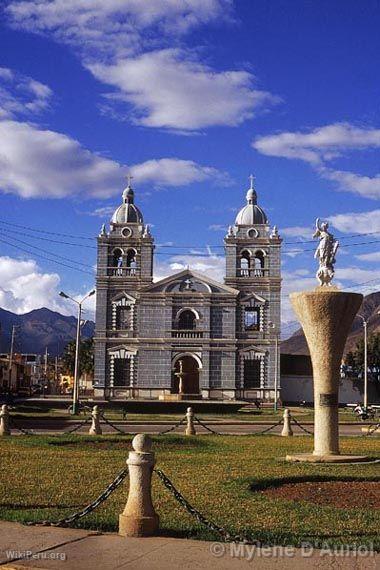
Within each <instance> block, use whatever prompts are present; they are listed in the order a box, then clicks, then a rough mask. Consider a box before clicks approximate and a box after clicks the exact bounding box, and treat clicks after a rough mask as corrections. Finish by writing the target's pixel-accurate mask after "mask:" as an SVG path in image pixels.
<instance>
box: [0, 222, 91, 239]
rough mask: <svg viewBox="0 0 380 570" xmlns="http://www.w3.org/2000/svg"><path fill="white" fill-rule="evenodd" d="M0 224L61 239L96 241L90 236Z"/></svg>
mask: <svg viewBox="0 0 380 570" xmlns="http://www.w3.org/2000/svg"><path fill="white" fill-rule="evenodd" d="M0 224H4V225H6V226H12V227H15V228H21V229H23V230H29V231H31V232H38V233H41V234H48V235H51V236H61V237H69V238H74V239H91V240H92V239H94V238H93V237H89V236H81V235H72V234H62V233H58V232H48V231H46V230H41V229H38V228H31V227H30V226H22V225H20V224H14V223H11V222H6V221H5V220H0Z"/></svg>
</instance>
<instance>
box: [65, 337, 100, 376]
mask: <svg viewBox="0 0 380 570" xmlns="http://www.w3.org/2000/svg"><path fill="white" fill-rule="evenodd" d="M75 345H76V342H75V340H71V341H70V342H69V343H68V344H67V345H66V347H65V350H64V352H63V355H62V361H63V366H64V368H65V370H66V372H67V373H69V374H71V376H74V370H75V348H76V346H75ZM93 373H94V339H93V338H86V339H84V340H82V341H81V343H80V348H79V375H80V376H81V375H82V374H91V375H93Z"/></svg>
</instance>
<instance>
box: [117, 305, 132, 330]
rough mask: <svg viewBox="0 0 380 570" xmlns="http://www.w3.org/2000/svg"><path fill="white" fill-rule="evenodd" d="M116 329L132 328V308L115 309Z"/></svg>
mask: <svg viewBox="0 0 380 570" xmlns="http://www.w3.org/2000/svg"><path fill="white" fill-rule="evenodd" d="M116 328H117V329H118V330H130V329H131V328H132V307H129V306H126V307H124V306H121V307H117V309H116Z"/></svg>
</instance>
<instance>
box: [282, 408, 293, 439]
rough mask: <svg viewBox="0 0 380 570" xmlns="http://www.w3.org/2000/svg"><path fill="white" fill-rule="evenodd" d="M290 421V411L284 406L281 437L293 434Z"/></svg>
mask: <svg viewBox="0 0 380 570" xmlns="http://www.w3.org/2000/svg"><path fill="white" fill-rule="evenodd" d="M290 421H291V415H290V411H289V410H288V409H287V408H285V410H284V425H283V428H282V432H281V435H282V436H283V437H290V436H292V435H293V430H292V426H291V424H290Z"/></svg>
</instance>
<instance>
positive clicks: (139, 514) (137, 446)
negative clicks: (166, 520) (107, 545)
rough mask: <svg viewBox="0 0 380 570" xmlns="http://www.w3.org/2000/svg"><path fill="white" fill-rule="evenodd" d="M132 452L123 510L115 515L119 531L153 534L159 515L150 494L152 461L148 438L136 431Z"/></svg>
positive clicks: (150, 441)
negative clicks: (126, 496) (117, 516)
mask: <svg viewBox="0 0 380 570" xmlns="http://www.w3.org/2000/svg"><path fill="white" fill-rule="evenodd" d="M132 447H133V449H134V451H130V452H129V457H128V460H127V465H128V468H129V494H128V500H127V504H126V506H125V509H124V511H123V513H122V514H121V515H120V516H119V534H121V535H122V536H135V537H143V536H152V535H154V534H156V532H157V530H158V525H159V518H158V515H157V514H156V512H155V510H154V507H153V503H152V496H151V485H152V472H153V467H154V464H155V458H154V453H152V452H151V451H150V450H151V448H152V440H151V438H150V437H149V435H146V434H144V433H139V434H138V435H136V436H135V437H134V438H133V441H132Z"/></svg>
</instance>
